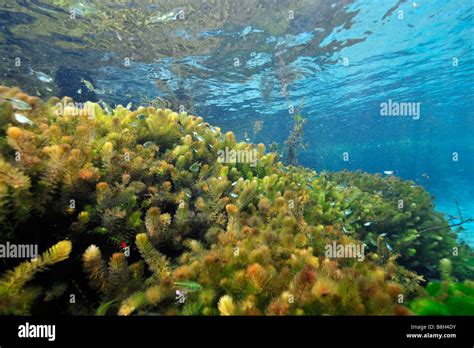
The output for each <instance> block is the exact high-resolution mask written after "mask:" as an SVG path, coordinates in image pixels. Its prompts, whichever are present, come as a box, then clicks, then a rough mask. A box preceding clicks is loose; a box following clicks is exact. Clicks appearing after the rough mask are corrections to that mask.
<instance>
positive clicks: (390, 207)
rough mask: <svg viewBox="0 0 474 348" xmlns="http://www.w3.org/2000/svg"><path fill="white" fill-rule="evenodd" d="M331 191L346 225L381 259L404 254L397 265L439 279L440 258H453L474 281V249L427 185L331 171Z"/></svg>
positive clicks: (457, 271)
mask: <svg viewBox="0 0 474 348" xmlns="http://www.w3.org/2000/svg"><path fill="white" fill-rule="evenodd" d="M323 177H324V178H326V179H325V180H327V182H326V185H327V186H326V190H328V189H331V190H334V191H335V192H336V194H337V195H338V196H339V197H340V199H341V202H342V204H341V209H343V210H344V215H343V217H342V219H341V220H340V225H341V226H346V227H345V229H346V231H347V233H349V234H351V235H353V236H355V237H356V238H357V239H360V240H363V241H364V242H365V243H366V244H367V245H368V246H369V247H370V248H371V250H373V251H377V253H378V254H379V256H380V257H387V256H388V255H392V254H393V255H399V258H398V259H397V261H398V263H400V264H401V265H403V266H405V267H407V268H408V269H410V270H413V271H416V272H417V273H418V274H421V275H423V276H425V278H426V279H431V278H439V275H440V274H439V260H440V259H442V258H448V259H451V260H452V262H453V265H454V269H453V273H454V274H455V275H456V277H458V278H460V279H474V268H473V263H472V260H473V253H472V250H471V249H470V248H469V247H468V246H467V245H465V244H464V243H459V242H457V234H456V233H455V232H453V231H452V230H451V229H450V227H449V223H448V221H447V220H446V218H445V217H444V216H443V214H442V213H439V212H436V211H435V210H434V205H433V202H432V198H431V196H430V195H429V193H428V192H427V191H425V190H424V189H423V187H422V186H419V185H416V184H415V183H414V182H413V181H409V180H402V179H400V178H397V177H395V176H391V175H390V176H385V177H383V176H381V175H371V174H367V173H363V172H360V171H359V172H348V171H342V172H338V173H326V174H324V176H323Z"/></svg>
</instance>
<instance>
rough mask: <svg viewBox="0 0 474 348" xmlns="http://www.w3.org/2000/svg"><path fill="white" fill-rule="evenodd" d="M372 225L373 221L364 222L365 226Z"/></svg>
mask: <svg viewBox="0 0 474 348" xmlns="http://www.w3.org/2000/svg"><path fill="white" fill-rule="evenodd" d="M370 225H372V221H369V222H366V223H365V224H364V226H365V227H369V226H370Z"/></svg>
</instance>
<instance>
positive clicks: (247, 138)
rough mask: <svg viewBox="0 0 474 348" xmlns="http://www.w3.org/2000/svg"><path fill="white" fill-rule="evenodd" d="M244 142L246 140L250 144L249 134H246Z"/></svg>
mask: <svg viewBox="0 0 474 348" xmlns="http://www.w3.org/2000/svg"><path fill="white" fill-rule="evenodd" d="M244 140H245V142H247V143H250V138H249V136H248V135H247V132H244Z"/></svg>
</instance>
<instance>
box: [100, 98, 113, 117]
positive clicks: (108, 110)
mask: <svg viewBox="0 0 474 348" xmlns="http://www.w3.org/2000/svg"><path fill="white" fill-rule="evenodd" d="M99 103H100V105H102V107H103V108H104V111H105V112H106V113H107V114H111V113H113V109H112V108H111V107H110V105H109V104H107V103H106V102H105V101H103V100H100V101H99Z"/></svg>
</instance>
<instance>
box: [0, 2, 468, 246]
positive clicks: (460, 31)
mask: <svg viewBox="0 0 474 348" xmlns="http://www.w3.org/2000/svg"><path fill="white" fill-rule="evenodd" d="M473 16H474V2H473V1H472V0H450V1H442V0H431V1H422V0H420V1H416V2H414V1H403V0H402V1H398V0H384V1H377V2H374V1H348V0H345V1H336V0H334V1H322V0H320V1H315V0H311V1H304V0H300V1H251V0H248V1H217V2H214V1H127V2H123V1H86V0H81V1H68V0H51V1H40V0H35V1H26V0H22V1H10V0H8V1H5V0H3V1H0V26H1V31H0V42H1V47H2V60H1V62H0V73H1V75H0V76H1V80H2V82H3V83H4V84H8V85H18V86H20V87H22V88H23V89H24V90H26V91H27V92H29V93H31V94H38V95H40V96H41V97H42V98H47V97H49V96H52V95H58V96H63V95H69V96H72V97H73V98H74V99H75V100H77V101H82V100H103V101H106V102H108V103H109V104H111V105H114V104H123V105H126V104H127V103H128V102H129V101H132V102H133V103H134V106H137V105H139V104H145V103H147V102H148V101H149V100H152V99H154V98H155V97H156V96H161V97H163V98H165V99H168V100H172V101H173V102H174V105H184V106H185V107H186V108H192V110H193V111H194V112H195V113H196V114H199V115H202V116H204V117H205V118H206V119H207V120H208V121H209V122H210V123H213V124H215V125H218V126H220V127H222V128H223V129H225V130H233V131H234V132H235V133H236V134H237V136H238V137H239V138H240V139H245V138H248V139H250V140H251V141H254V142H262V143H265V144H267V145H270V144H271V143H272V142H273V141H275V142H277V143H279V144H280V146H283V143H284V141H285V139H286V138H287V137H288V134H289V132H290V131H291V129H292V127H293V118H292V115H291V114H290V112H289V111H290V110H291V109H292V108H293V109H295V110H296V112H299V113H301V114H302V115H303V117H305V118H307V119H308V122H307V124H306V126H305V128H304V141H305V142H306V144H307V147H306V149H304V150H303V149H301V150H300V151H299V153H298V163H299V164H302V165H305V166H308V167H312V168H315V169H316V170H318V171H321V170H324V169H326V170H341V169H344V168H347V169H349V170H356V169H362V170H364V171H368V172H371V173H382V172H384V171H387V170H390V171H395V175H398V176H401V177H403V178H405V179H411V180H414V181H416V182H417V183H419V184H421V185H423V186H424V187H425V188H426V189H427V190H429V192H431V193H432V194H433V195H434V196H435V197H436V198H435V203H436V206H437V209H438V210H440V211H442V212H445V213H447V214H452V215H455V216H458V211H457V208H456V203H455V202H456V201H458V202H459V206H460V209H461V213H462V215H463V217H464V218H469V217H474V186H473V184H472V183H473V181H474V180H473V179H474V152H473V150H474V142H473V139H474V137H473V135H474V124H473V122H474V121H473V119H474V111H473V106H474V105H473V95H474V94H473V87H474V79H473V66H474V55H473V51H472V46H473V43H474V33H473ZM18 58H19V59H20V61H18ZM15 63H17V64H15ZM18 63H19V64H18ZM128 63H130V64H128ZM29 68H32V69H34V70H35V71H41V72H44V73H46V74H48V75H49V76H51V77H52V78H53V79H54V81H52V82H50V83H48V82H43V81H40V80H38V78H37V77H38V76H37V75H35V74H30V70H29ZM82 79H86V80H88V81H90V82H91V83H92V84H93V86H94V90H93V91H91V90H88V89H87V88H86V86H85V85H84V83H82V82H81V80H82ZM389 100H392V101H395V102H408V103H420V104H419V105H420V114H419V117H411V116H398V117H396V116H382V115H381V103H385V102H388V101H389ZM256 121H262V122H263V123H262V129H261V130H260V131H259V132H254V125H255V122H256ZM344 153H347V155H348V156H349V157H348V161H344V157H343V156H344ZM463 227H464V228H465V230H464V231H463V232H462V234H461V238H462V239H464V240H466V241H467V242H468V243H469V244H471V245H474V233H473V230H474V224H473V223H467V224H464V225H463Z"/></svg>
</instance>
